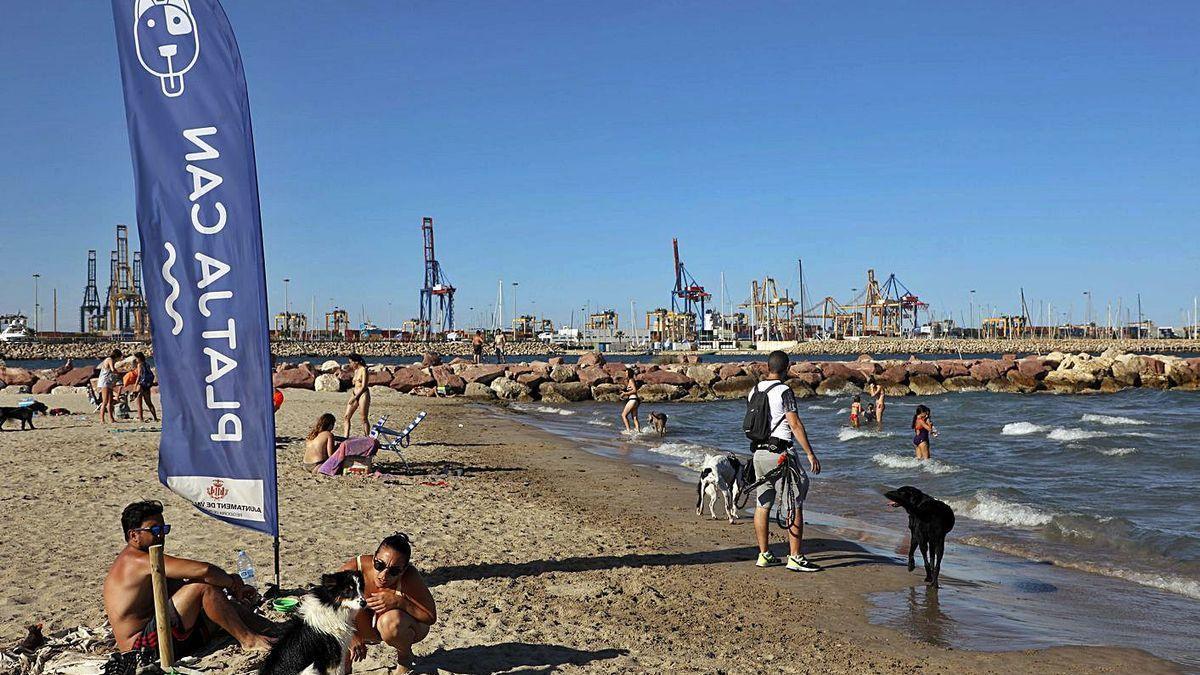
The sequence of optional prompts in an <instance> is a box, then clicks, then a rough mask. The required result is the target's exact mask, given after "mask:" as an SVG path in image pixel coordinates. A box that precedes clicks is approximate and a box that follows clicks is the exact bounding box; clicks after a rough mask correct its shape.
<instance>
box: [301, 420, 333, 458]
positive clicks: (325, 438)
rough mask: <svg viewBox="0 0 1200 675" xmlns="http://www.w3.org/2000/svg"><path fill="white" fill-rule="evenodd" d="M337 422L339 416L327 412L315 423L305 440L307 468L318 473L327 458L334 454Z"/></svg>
mask: <svg viewBox="0 0 1200 675" xmlns="http://www.w3.org/2000/svg"><path fill="white" fill-rule="evenodd" d="M336 424H337V418H336V417H334V416H333V415H332V414H330V413H325V414H324V415H321V416H320V417H318V418H317V423H316V424H314V425H313V428H312V430H311V431H309V432H308V437H307V439H306V440H305V441H304V468H305V469H306V470H308V471H310V472H312V473H316V472H317V469H319V468H320V467H321V465H322V464H324V463H325V460H327V459H329V456H330V455H332V454H333V442H334V438H333V427H334V425H336Z"/></svg>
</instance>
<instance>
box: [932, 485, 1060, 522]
mask: <svg viewBox="0 0 1200 675" xmlns="http://www.w3.org/2000/svg"><path fill="white" fill-rule="evenodd" d="M945 501H946V503H947V504H949V505H950V508H952V509H954V513H955V514H957V515H959V516H962V517H964V518H970V519H971V520H982V521H984V522H988V523H996V524H998V525H1008V526H1010V527H1041V526H1042V525H1047V524H1049V523H1050V521H1052V520H1054V514H1053V513H1048V512H1046V511H1043V510H1041V509H1039V508H1037V507H1034V506H1029V505H1028V504H1019V503H1017V502H1010V501H1007V500H1005V499H1001V498H1000V497H997V496H996V495H994V494H992V493H990V492H986V491H980V492H977V493H976V494H975V496H974V497H972V498H971V499H947V500H945Z"/></svg>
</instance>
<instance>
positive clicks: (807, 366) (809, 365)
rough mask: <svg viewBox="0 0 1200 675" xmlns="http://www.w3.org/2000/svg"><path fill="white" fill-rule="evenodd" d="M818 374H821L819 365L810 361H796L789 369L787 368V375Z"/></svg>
mask: <svg viewBox="0 0 1200 675" xmlns="http://www.w3.org/2000/svg"><path fill="white" fill-rule="evenodd" d="M819 372H821V367H820V365H818V364H816V363H813V362H812V361H797V362H796V363H793V364H792V365H791V367H790V368H788V374H789V375H795V374H796V373H819Z"/></svg>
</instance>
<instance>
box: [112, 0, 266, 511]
mask: <svg viewBox="0 0 1200 675" xmlns="http://www.w3.org/2000/svg"><path fill="white" fill-rule="evenodd" d="M112 6H113V18H114V20H115V22H116V29H117V54H118V56H119V59H120V66H121V82H122V85H123V88H124V92H125V117H126V119H127V121H128V123H129V145H130V149H131V151H132V154H133V173H134V182H135V184H136V186H137V223H138V235H139V236H140V238H141V244H142V259H143V263H144V265H143V269H144V270H145V279H144V282H145V288H146V300H147V303H148V305H149V310H150V326H151V333H152V337H153V340H154V362H155V366H156V367H157V370H158V382H159V391H160V393H161V395H162V412H163V425H162V441H161V442H160V445H159V460H158V475H159V479H160V480H161V481H162V482H163V483H164V484H166V485H167V487H169V488H170V489H171V490H173V491H174V492H175V493H177V494H179V495H181V496H183V497H184V498H186V499H187V500H189V501H190V502H192V504H194V505H195V506H196V508H198V509H200V510H202V511H204V512H205V513H208V514H210V515H212V516H214V517H216V518H220V519H221V520H224V521H227V522H229V523H233V524H234V525H240V526H243V527H248V528H251V529H254V530H258V531H261V532H265V533H268V534H274V535H278V533H279V518H278V511H277V503H276V483H275V419H274V414H273V410H272V407H271V392H272V388H271V368H270V343H269V335H268V330H269V325H268V319H267V301H266V298H267V290H266V278H265V275H264V271H263V242H262V222H261V217H260V214H259V205H258V178H257V172H256V169H255V165H254V139H253V136H252V134H251V130H250V106H249V102H248V99H247V95H246V78H245V74H244V73H243V72H242V60H241V56H240V54H239V53H238V48H237V42H236V40H235V39H234V36H233V30H232V28H231V27H230V25H229V19H228V17H226V16H225V11H224V10H223V9H222V8H221V4H220V3H219V2H218V1H217V0H112Z"/></svg>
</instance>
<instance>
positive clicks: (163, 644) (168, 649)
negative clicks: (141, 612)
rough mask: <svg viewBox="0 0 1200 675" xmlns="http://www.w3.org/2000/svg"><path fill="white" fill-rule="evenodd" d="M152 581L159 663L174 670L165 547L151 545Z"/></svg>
mask: <svg viewBox="0 0 1200 675" xmlns="http://www.w3.org/2000/svg"><path fill="white" fill-rule="evenodd" d="M150 581H151V584H152V585H153V587H154V625H155V628H157V630H158V665H159V666H160V667H162V669H163V672H167V673H169V672H172V671H171V666H172V664H174V662H175V652H174V649H173V645H172V644H171V613H170V611H169V610H168V609H167V573H166V568H165V566H164V565H163V547H162V544H157V545H155V546H151V547H150Z"/></svg>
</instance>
